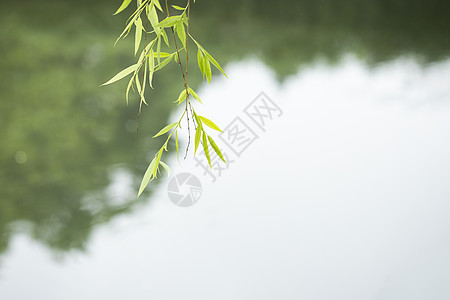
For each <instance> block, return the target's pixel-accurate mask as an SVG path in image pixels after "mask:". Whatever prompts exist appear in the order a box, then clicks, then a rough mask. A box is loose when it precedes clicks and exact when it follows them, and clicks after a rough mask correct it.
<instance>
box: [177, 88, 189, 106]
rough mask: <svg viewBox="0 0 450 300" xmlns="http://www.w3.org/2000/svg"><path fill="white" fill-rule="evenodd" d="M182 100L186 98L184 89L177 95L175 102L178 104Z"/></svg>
mask: <svg viewBox="0 0 450 300" xmlns="http://www.w3.org/2000/svg"><path fill="white" fill-rule="evenodd" d="M184 100H186V89H184V90H182V91H181V93H180V95H179V96H178V99H177V101H175V102H176V103H177V105H180V104H181V103H183V102H184Z"/></svg>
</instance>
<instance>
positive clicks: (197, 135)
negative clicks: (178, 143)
mask: <svg viewBox="0 0 450 300" xmlns="http://www.w3.org/2000/svg"><path fill="white" fill-rule="evenodd" d="M201 135H202V125H201V124H198V125H197V129H196V130H195V148H194V155H195V153H197V148H198V145H199V144H200V137H201Z"/></svg>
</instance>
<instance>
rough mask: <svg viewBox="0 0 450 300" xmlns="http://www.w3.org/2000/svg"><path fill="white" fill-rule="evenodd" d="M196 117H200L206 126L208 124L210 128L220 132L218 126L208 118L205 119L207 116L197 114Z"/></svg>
mask: <svg viewBox="0 0 450 300" xmlns="http://www.w3.org/2000/svg"><path fill="white" fill-rule="evenodd" d="M198 117H199V118H200V120H202V123H203V124H205V125H206V126H208V127H209V128H212V129H214V130H217V131H220V132H222V130H221V129H220V128H219V126H217V125H216V124H214V122H213V121H211V120H210V119H207V118H205V117H202V116H198Z"/></svg>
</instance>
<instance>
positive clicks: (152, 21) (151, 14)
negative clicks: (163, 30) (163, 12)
mask: <svg viewBox="0 0 450 300" xmlns="http://www.w3.org/2000/svg"><path fill="white" fill-rule="evenodd" d="M148 19H149V20H150V24H152V27H155V25H156V24H158V23H159V20H158V13H157V12H156V9H155V7H154V6H153V5H152V6H151V7H150V12H149V14H148Z"/></svg>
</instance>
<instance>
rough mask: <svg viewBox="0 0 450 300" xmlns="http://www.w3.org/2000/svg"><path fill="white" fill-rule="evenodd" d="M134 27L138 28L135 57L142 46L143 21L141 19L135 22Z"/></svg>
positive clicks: (135, 40)
mask: <svg viewBox="0 0 450 300" xmlns="http://www.w3.org/2000/svg"><path fill="white" fill-rule="evenodd" d="M134 25H135V26H136V35H135V38H134V55H136V53H137V51H138V49H139V45H140V44H141V38H142V30H144V27H143V26H142V19H141V18H140V17H139V18H138V19H137V20H136V21H134Z"/></svg>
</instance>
